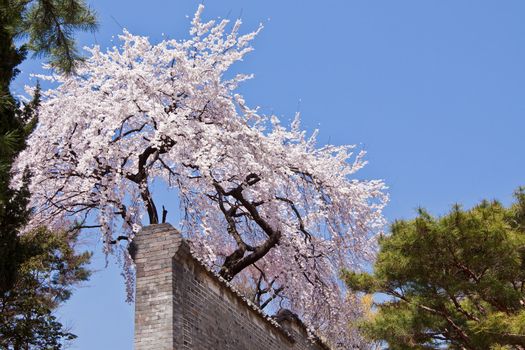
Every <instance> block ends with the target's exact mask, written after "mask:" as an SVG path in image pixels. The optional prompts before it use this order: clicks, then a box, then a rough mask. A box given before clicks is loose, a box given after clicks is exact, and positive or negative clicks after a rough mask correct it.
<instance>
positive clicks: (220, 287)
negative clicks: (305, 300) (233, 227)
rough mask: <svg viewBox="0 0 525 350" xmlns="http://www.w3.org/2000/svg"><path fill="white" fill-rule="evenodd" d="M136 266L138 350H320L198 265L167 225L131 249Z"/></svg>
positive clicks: (295, 326)
mask: <svg viewBox="0 0 525 350" xmlns="http://www.w3.org/2000/svg"><path fill="white" fill-rule="evenodd" d="M132 251H133V252H132V256H133V258H134V260H135V263H136V269H137V270H136V271H137V274H136V278H137V280H136V299H135V350H154V349H155V350H167V349H169V350H183V349H196V350H197V349H198V350H219V349H220V350H223V349H224V350H252V349H253V350H281V349H293V350H318V349H325V350H326V349H328V347H327V346H326V345H325V344H323V343H322V342H320V341H319V340H316V341H313V340H311V339H309V338H308V337H307V333H306V329H305V327H304V325H303V324H302V323H301V322H300V321H299V320H298V319H296V318H294V317H282V320H281V321H280V323H277V322H276V321H275V320H274V319H273V318H271V317H268V316H267V315H265V314H264V313H263V312H262V311H260V310H259V309H258V308H257V307H255V306H254V305H253V304H251V303H250V302H248V301H247V300H245V299H244V298H243V297H242V296H241V295H240V294H239V293H238V292H237V291H236V290H235V289H234V288H232V287H231V286H230V285H229V284H228V283H227V282H226V281H224V280H223V279H221V278H220V277H218V276H216V275H215V274H214V273H212V272H211V271H209V270H208V269H207V268H206V267H205V266H204V265H203V264H202V263H200V262H199V261H198V260H197V259H195V258H194V257H193V256H192V254H191V252H190V249H189V246H188V244H187V243H186V242H185V241H184V240H183V239H182V238H181V236H180V234H179V233H178V232H177V230H175V229H174V228H173V227H172V226H171V225H169V224H159V225H151V226H148V227H145V228H144V229H143V230H142V231H141V232H139V233H138V234H137V236H136V237H135V239H134V241H133V243H132Z"/></svg>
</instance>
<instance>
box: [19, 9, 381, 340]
mask: <svg viewBox="0 0 525 350" xmlns="http://www.w3.org/2000/svg"><path fill="white" fill-rule="evenodd" d="M202 11H203V7H202V6H200V7H199V9H198V11H197V13H196V14H195V17H194V19H193V21H192V27H191V30H190V36H191V37H190V38H189V39H188V40H185V41H176V40H168V39H165V40H163V41H161V42H160V43H158V44H152V43H150V41H149V40H148V38H146V37H142V36H136V35H132V34H130V33H129V32H127V31H124V33H123V34H122V35H120V36H119V38H120V40H121V42H122V44H121V45H120V46H119V47H113V48H112V49H109V50H108V51H106V52H103V51H102V50H101V49H100V48H99V47H97V46H95V47H92V48H89V49H88V50H89V53H90V56H89V57H88V58H87V60H86V61H85V64H84V65H82V66H81V67H80V68H79V70H78V75H75V76H61V75H58V74H54V75H53V76H52V77H50V78H49V79H52V80H55V81H57V82H58V83H59V85H58V87H56V88H54V89H51V90H48V91H45V92H44V93H43V96H44V100H43V102H42V105H41V109H40V115H39V123H38V126H37V128H36V130H35V132H34V133H33V134H32V135H31V137H30V138H29V140H28V147H27V149H26V150H25V151H23V152H22V153H21V154H20V155H19V157H18V159H17V161H16V165H15V167H14V172H15V181H14V183H13V186H15V187H16V186H19V185H20V182H21V174H22V172H23V170H24V169H26V168H29V169H31V171H32V175H33V177H32V183H31V185H30V190H31V193H32V198H31V206H32V207H34V208H35V211H34V215H33V217H32V220H31V223H30V227H31V225H33V226H35V225H41V224H46V225H51V226H53V225H54V224H55V223H58V222H63V221H64V220H75V221H77V222H79V223H80V225H81V224H82V223H83V222H85V221H86V218H88V217H90V215H91V216H93V217H96V220H97V225H99V226H100V232H101V234H102V235H103V237H104V241H105V242H106V243H107V244H106V245H105V249H106V251H107V252H115V253H118V250H121V251H122V252H121V253H124V257H125V259H124V263H123V265H124V268H125V272H126V274H127V276H128V278H127V281H128V290H129V292H130V293H131V292H132V290H131V286H132V283H131V282H132V274H130V271H131V270H130V268H131V262H130V261H129V258H128V257H127V254H125V249H124V248H123V247H124V245H111V244H110V243H111V242H115V240H117V239H118V237H128V238H129V239H132V238H133V236H134V235H135V234H137V233H138V232H139V231H140V228H141V227H142V225H143V222H144V220H145V218H144V217H143V216H144V215H146V216H147V217H148V218H149V221H150V222H151V223H156V222H159V218H158V213H157V211H158V210H157V208H156V206H155V202H154V195H153V194H152V193H151V191H150V189H151V186H152V184H153V183H156V182H163V183H164V185H165V186H167V187H168V188H170V189H173V190H174V191H175V193H176V194H177V195H178V199H179V201H180V204H179V205H180V208H181V210H182V211H183V214H184V215H183V217H184V220H183V222H182V224H181V226H180V229H181V231H182V232H183V234H184V235H185V236H186V237H189V238H190V239H191V242H192V244H193V249H194V250H195V252H196V253H195V254H197V255H198V257H199V258H200V259H202V261H203V262H204V263H206V264H207V265H208V266H209V267H210V268H212V269H214V270H215V271H216V272H217V273H219V274H220V275H221V276H223V277H225V278H226V279H227V280H231V281H232V283H234V284H236V285H238V286H239V288H241V289H242V290H252V291H253V295H252V297H253V298H252V299H253V300H254V302H256V303H257V304H258V305H259V306H261V307H269V305H274V307H276V306H279V305H280V306H285V307H288V308H291V309H292V310H293V311H294V312H297V313H298V314H299V315H300V316H301V317H302V319H303V320H304V321H305V322H306V323H307V324H308V325H309V326H310V327H311V328H312V329H313V330H315V331H316V332H318V333H320V334H322V335H324V336H326V338H328V339H329V341H330V343H331V344H335V346H338V347H341V348H345V347H349V346H351V345H355V344H357V342H359V341H361V340H359V339H360V338H359V337H358V336H357V335H356V333H355V331H351V330H350V329H349V328H348V323H349V321H350V320H352V319H355V318H356V317H357V316H358V315H359V313H360V311H359V303H358V300H357V297H356V296H353V295H350V294H347V293H346V290H345V288H344V285H343V283H342V282H341V281H340V279H339V278H338V276H339V273H340V271H341V269H343V268H347V269H357V268H360V267H362V266H363V264H366V263H367V262H369V261H370V259H372V258H373V253H374V247H375V237H376V236H377V234H378V233H380V231H381V230H382V227H383V225H384V219H383V216H382V213H381V211H382V209H383V206H384V205H385V203H386V201H387V196H386V195H385V193H384V191H385V185H384V183H383V182H382V181H380V180H369V181H365V180H357V179H356V178H355V177H354V174H355V173H356V172H357V171H358V170H359V169H361V168H362V167H363V166H364V165H365V164H366V161H365V160H364V152H357V154H355V153H354V152H355V149H356V148H355V146H333V145H325V146H322V147H319V146H317V145H316V135H317V132H315V133H314V134H313V135H310V136H308V135H307V134H306V132H305V131H304V130H301V127H300V118H299V115H297V116H296V117H295V119H294V121H293V123H292V125H291V128H287V127H285V126H283V125H282V124H281V123H280V121H279V119H278V118H277V117H275V116H264V115H261V114H260V113H259V111H258V109H257V108H252V107H249V106H248V105H247V102H246V101H245V98H244V97H243V96H242V95H241V94H240V93H239V92H237V91H236V88H237V85H238V84H239V83H241V82H242V81H244V80H246V79H249V78H251V76H250V75H237V76H235V77H233V78H231V79H226V78H225V76H226V72H227V71H228V69H229V68H230V66H231V65H232V64H234V63H235V62H238V61H240V60H242V59H243V57H244V56H245V55H246V54H247V53H248V52H250V51H251V50H252V47H251V46H250V42H251V41H252V40H253V39H254V37H255V36H256V34H257V32H258V30H257V31H255V32H252V33H249V34H246V35H239V33H238V31H239V27H240V21H237V22H235V23H234V24H233V26H232V28H233V29H231V30H229V31H228V28H229V26H228V21H227V20H221V21H219V22H214V21H209V22H204V21H202V18H201V17H202ZM115 248H116V249H117V251H115ZM261 252H262V254H259V253H261ZM258 254H259V255H260V256H258ZM256 255H257V258H255V257H256ZM126 259H128V260H126ZM250 259H253V261H252V260H250ZM239 267H240V268H239ZM236 269H237V270H238V271H237V270H236ZM257 291H258V293H257ZM130 295H132V294H130ZM338 344H339V345H338Z"/></svg>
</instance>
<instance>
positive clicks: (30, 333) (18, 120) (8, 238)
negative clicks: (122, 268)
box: [0, 0, 96, 349]
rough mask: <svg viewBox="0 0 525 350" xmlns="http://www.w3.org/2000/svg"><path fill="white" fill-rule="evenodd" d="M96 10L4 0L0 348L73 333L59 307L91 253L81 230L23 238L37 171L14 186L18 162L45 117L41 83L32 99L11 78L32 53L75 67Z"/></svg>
mask: <svg viewBox="0 0 525 350" xmlns="http://www.w3.org/2000/svg"><path fill="white" fill-rule="evenodd" d="M95 27H96V21H95V17H94V14H93V12H92V11H91V10H90V9H89V8H88V7H87V6H86V5H85V3H84V1H82V0H0V348H1V349H4V348H6V349H22V348H23V349H60V348H61V344H62V342H63V341H65V340H67V339H71V338H72V337H74V336H73V335H72V334H71V333H69V332H68V331H66V330H64V328H63V326H62V324H60V322H58V321H57V320H56V318H55V317H54V316H53V314H52V311H53V310H54V309H55V308H56V307H57V305H58V304H59V303H60V302H62V301H64V300H66V299H67V298H68V297H69V294H70V290H71V287H72V286H73V285H74V284H75V283H77V282H79V281H82V280H85V279H86V278H87V277H88V274H87V271H86V270H85V269H84V267H83V265H84V264H85V263H86V262H87V260H88V259H89V255H85V254H81V255H76V254H75V253H74V251H73V250H72V242H74V241H75V239H76V237H75V236H69V235H66V234H62V233H56V232H55V233H50V232H48V231H47V230H45V229H39V230H37V231H36V232H33V233H32V234H28V235H23V236H20V230H21V229H22V228H23V227H24V225H25V224H26V223H27V221H28V218H29V215H30V210H29V209H28V208H27V204H28V198H29V193H28V190H27V184H28V183H29V181H30V171H31V169H26V174H25V176H24V183H25V185H24V186H23V187H22V188H21V189H19V190H13V189H11V188H9V182H10V170H11V164H12V162H13V160H14V159H15V157H16V156H17V154H18V153H19V152H20V151H21V150H23V149H24V147H25V143H26V139H27V137H28V136H29V134H30V133H31V132H32V131H33V129H34V127H35V125H36V123H37V121H38V113H37V112H38V105H39V102H40V88H39V86H37V87H36V91H35V94H34V98H33V100H32V101H31V102H29V103H20V102H19V101H17V100H16V99H15V98H14V97H13V96H12V94H11V91H10V89H9V86H10V83H11V81H12V80H13V79H14V78H15V77H16V75H17V74H18V72H19V70H18V68H17V67H18V65H19V64H20V63H21V62H22V61H23V60H24V59H25V58H26V56H27V53H28V52H29V51H31V52H33V54H35V55H37V56H42V55H43V56H46V57H48V58H49V59H50V63H51V65H52V66H53V67H55V68H56V69H58V70H61V71H63V72H65V73H74V70H75V65H76V64H77V63H78V62H79V60H80V56H79V54H78V52H77V50H76V47H75V42H74V40H73V34H74V32H75V31H77V30H93V29H94V28H95Z"/></svg>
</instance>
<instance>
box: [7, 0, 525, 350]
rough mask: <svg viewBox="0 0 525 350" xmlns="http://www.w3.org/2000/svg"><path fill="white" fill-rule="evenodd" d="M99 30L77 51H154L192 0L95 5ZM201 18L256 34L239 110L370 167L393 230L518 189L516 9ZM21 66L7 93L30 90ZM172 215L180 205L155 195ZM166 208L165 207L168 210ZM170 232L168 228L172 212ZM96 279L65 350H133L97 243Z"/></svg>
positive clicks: (255, 7)
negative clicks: (122, 43)
mask: <svg viewBox="0 0 525 350" xmlns="http://www.w3.org/2000/svg"><path fill="white" fill-rule="evenodd" d="M89 3H90V4H91V6H92V7H93V8H94V9H95V10H96V11H97V12H98V14H99V20H100V29H99V31H98V32H97V33H95V34H82V35H80V36H79V41H80V43H81V45H92V44H94V43H98V44H99V45H100V46H101V47H107V46H112V45H113V44H114V42H111V40H112V36H114V35H115V36H116V35H117V34H119V33H120V32H121V31H122V27H125V28H127V29H128V30H129V31H131V32H132V33H134V34H143V35H147V36H150V37H151V39H152V41H158V40H160V38H161V34H162V33H165V34H166V35H167V36H169V37H171V38H177V39H179V38H184V37H185V36H186V35H187V30H188V28H189V19H188V18H186V15H190V17H191V15H192V14H193V13H194V12H195V10H196V8H197V5H198V4H199V2H198V1H194V0H171V1H160V0H150V1H148V2H145V1H129V0H128V1H123V0H112V1H107V0H106V1H103V0H92V1H90V2H89ZM204 4H205V5H206V10H205V13H204V16H205V18H215V17H218V16H221V17H223V18H224V17H225V18H231V19H236V18H237V17H239V16H240V17H241V18H242V19H243V22H244V25H243V28H244V31H245V32H246V31H250V30H253V29H255V28H256V27H257V26H258V24H259V23H260V22H262V23H263V24H264V26H265V28H264V30H263V31H262V33H261V34H260V35H259V37H258V38H257V39H256V40H255V43H254V45H255V51H254V52H253V53H251V54H249V55H248V56H247V58H246V59H245V61H244V62H242V63H241V64H239V65H237V66H236V67H235V70H238V71H240V72H245V73H254V74H255V79H253V80H251V81H248V82H247V83H245V84H244V85H243V86H241V88H240V91H241V92H242V93H243V94H244V95H245V97H246V100H247V102H248V103H249V104H250V105H252V106H254V105H259V106H261V107H262V108H263V110H264V111H265V112H267V113H275V114H276V115H278V116H280V117H281V119H282V120H283V121H289V120H291V118H293V115H294V113H295V112H296V111H297V110H299V111H300V112H301V113H302V117H303V125H304V126H305V127H306V128H307V129H308V130H313V129H315V128H319V129H320V136H319V140H320V143H334V144H358V145H360V147H361V148H363V149H365V150H366V151H368V160H369V161H370V164H369V165H368V166H367V167H365V169H363V170H362V171H361V172H360V174H359V176H360V177H362V178H381V179H384V180H385V182H386V183H387V184H388V186H389V193H390V196H391V201H390V204H389V205H388V208H387V209H386V210H385V215H386V217H387V219H388V220H389V221H392V220H394V219H395V218H411V217H413V216H414V214H415V209H416V208H417V207H418V206H422V207H425V208H427V209H429V210H430V211H431V212H432V213H434V214H444V213H446V212H447V211H448V209H449V208H450V206H451V205H452V204H454V203H461V204H463V205H464V206H465V207H469V206H472V205H474V204H475V203H477V202H478V201H479V200H481V199H483V198H489V199H492V198H497V199H500V200H502V201H503V202H504V203H510V201H511V199H512V197H511V194H512V191H513V190H514V189H516V187H517V186H519V185H525V179H524V176H523V175H524V173H525V162H524V160H525V156H524V150H525V137H523V132H524V130H525V118H524V115H525V98H524V97H525V39H524V38H525V22H524V21H523V14H524V13H525V2H523V1H511V0H508V1H504V2H503V1H481V0H476V1H474V0H460V1H438V0H434V1H430V0H427V1H421V0H412V1H408V0H398V1H389V0H383V1H379V0H376V1H373V0H370V1H364V0H360V1H356V0H344V1H343V0H340V1H335V0H325V1H322V2H319V1H304V0H303V1H299V0H289V1H282V0H281V1H274V0H266V1H239V0H222V1H214V2H212V1H206V2H204ZM40 63H41V62H40V61H36V60H33V61H26V62H25V63H24V64H23V66H22V70H23V73H22V74H21V75H20V77H19V78H18V79H17V81H16V82H15V83H14V84H13V88H14V89H15V90H16V91H19V92H21V89H22V86H23V85H24V84H27V83H33V82H32V81H29V80H28V74H29V73H33V72H39V71H40V68H39V66H40ZM160 199H161V201H163V202H165V204H168V203H169V202H170V201H171V202H172V203H174V202H175V200H174V199H173V200H172V199H170V198H169V197H168V196H163V197H162V196H161V197H160ZM172 205H173V204H172ZM170 215H172V216H171V220H172V221H173V222H175V217H174V216H173V214H172V213H170ZM87 247H88V248H89V249H91V250H94V251H95V252H97V253H98V254H97V255H96V256H95V260H94V263H93V268H94V269H96V270H97V272H96V273H95V275H94V276H93V278H92V279H91V280H90V281H89V282H88V283H87V284H86V286H84V287H83V288H81V289H79V290H78V291H77V292H76V293H75V294H74V296H73V297H72V299H71V300H70V301H69V302H68V303H67V304H66V305H65V306H64V307H63V308H62V309H61V311H60V317H61V319H62V321H63V322H64V323H65V324H67V325H69V326H70V327H71V328H72V331H73V332H74V333H76V334H77V335H78V336H79V338H78V339H77V341H75V342H74V344H73V345H72V348H73V349H82V350H89V349H112V350H120V349H122V350H123V349H131V348H132V341H133V307H132V305H128V304H126V303H125V301H124V299H125V297H124V284H123V279H122V277H121V276H120V272H119V269H118V268H117V267H116V266H115V264H114V262H113V261H112V260H111V259H110V264H109V267H108V268H105V267H104V258H103V257H102V256H101V255H100V254H99V252H100V244H98V245H97V244H95V243H90V244H88V245H87Z"/></svg>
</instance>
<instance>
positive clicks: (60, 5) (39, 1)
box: [0, 0, 97, 73]
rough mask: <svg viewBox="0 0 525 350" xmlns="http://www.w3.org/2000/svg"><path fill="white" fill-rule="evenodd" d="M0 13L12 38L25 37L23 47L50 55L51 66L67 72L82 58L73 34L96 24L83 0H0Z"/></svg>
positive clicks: (93, 16) (40, 54)
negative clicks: (25, 41)
mask: <svg viewBox="0 0 525 350" xmlns="http://www.w3.org/2000/svg"><path fill="white" fill-rule="evenodd" d="M0 16H2V17H3V18H4V23H6V24H5V25H4V28H5V30H6V31H7V32H8V33H9V35H10V36H11V38H14V39H19V40H20V39H21V40H24V39H27V43H26V44H24V45H23V46H22V49H23V50H30V51H32V52H33V54H34V55H36V56H46V57H49V58H50V62H49V63H50V64H51V66H53V67H54V68H56V69H58V70H61V71H63V72H66V73H72V72H74V70H75V65H76V64H77V63H78V62H79V60H80V59H81V56H80V55H79V54H78V50H77V48H76V45H75V40H74V36H73V34H74V33H75V32H76V31H93V30H95V29H96V27H97V21H96V17H95V13H94V12H93V10H91V9H90V8H89V7H88V6H87V5H86V4H85V2H84V1H83V0H0Z"/></svg>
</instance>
